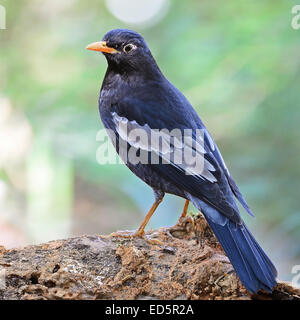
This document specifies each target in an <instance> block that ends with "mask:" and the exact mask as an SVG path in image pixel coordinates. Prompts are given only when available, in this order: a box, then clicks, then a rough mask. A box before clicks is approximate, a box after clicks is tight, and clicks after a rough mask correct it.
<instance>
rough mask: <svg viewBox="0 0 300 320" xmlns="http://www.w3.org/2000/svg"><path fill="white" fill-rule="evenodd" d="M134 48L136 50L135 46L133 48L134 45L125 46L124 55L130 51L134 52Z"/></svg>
mask: <svg viewBox="0 0 300 320" xmlns="http://www.w3.org/2000/svg"><path fill="white" fill-rule="evenodd" d="M135 48H136V46H135V45H134V44H132V43H129V44H126V46H124V48H123V51H124V52H125V53H129V52H131V51H132V50H134V49H135Z"/></svg>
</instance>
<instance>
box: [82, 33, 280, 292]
mask: <svg viewBox="0 0 300 320" xmlns="http://www.w3.org/2000/svg"><path fill="white" fill-rule="evenodd" d="M87 49H89V50H94V51H100V52H102V53H103V54H104V56H105V58H106V59H107V63H108V68H107V71H106V74H105V77H104V81H103V84H102V88H101V92H100V98H99V111H100V116H101V119H102V122H103V124H104V126H105V128H106V129H107V130H108V131H109V135H110V136H111V137H112V136H115V139H114V138H113V139H112V141H113V144H114V146H115V147H116V150H117V152H118V153H119V155H120V156H121V158H122V159H125V163H126V165H127V166H128V168H129V169H130V170H131V171H132V172H133V173H134V174H136V175H137V176H138V177H139V178H141V179H142V180H143V181H144V182H146V183H147V184H148V185H149V186H151V187H152V189H153V191H154V195H155V202H154V204H153V206H152V208H151V209H150V211H149V212H148V214H147V215H146V217H145V219H144V221H143V223H142V224H141V226H140V227H139V229H138V231H137V232H136V234H135V235H143V233H144V228H145V226H146V224H147V222H148V221H149V219H150V217H151V216H152V214H153V213H154V211H155V210H156V208H157V207H158V205H159V204H160V202H161V201H162V199H163V197H164V194H165V193H171V194H175V195H177V196H179V197H182V198H184V199H186V203H185V207H184V211H183V216H185V215H186V211H187V207H188V204H189V201H191V202H192V203H193V204H194V205H195V206H196V207H197V208H198V209H199V210H200V211H201V212H202V213H203V214H204V216H205V218H206V220H207V222H208V224H209V225H210V227H211V229H212V230H213V231H214V233H215V235H216V237H217V238H218V240H219V242H220V243H221V245H222V247H223V249H224V251H225V252H226V254H227V256H228V257H229V259H230V261H231V263H232V265H233V267H234V269H235V271H236V273H237V275H238V276H239V278H240V279H241V281H242V283H243V284H244V286H245V287H246V288H247V290H248V291H250V292H257V291H259V290H260V289H263V290H266V291H269V292H270V291H272V289H273V288H274V286H275V285H276V284H277V282H276V276H277V271H276V268H275V267H274V265H273V263H272V262H271V261H270V259H269V258H268V257H267V255H266V254H265V252H264V251H263V249H262V248H261V247H260V246H259V244H258V243H257V241H256V240H255V238H254V237H253V235H252V234H251V232H250V231H249V229H248V228H247V226H246V225H245V223H244V222H243V220H242V218H241V216H240V213H239V209H238V206H237V202H236V199H237V200H238V201H239V202H240V203H241V204H242V206H243V207H244V208H245V210H246V211H247V212H248V213H249V214H250V215H252V212H251V209H250V208H249V206H248V205H247V203H246V201H245V200H244V198H243V196H242V194H241V192H240V191H239V189H238V187H237V185H236V183H235V182H234V180H233V178H232V177H231V175H230V173H229V171H228V169H227V167H226V165H225V163H224V160H223V158H222V156H221V153H220V151H219V149H218V147H217V146H216V144H215V142H214V141H213V139H212V138H211V136H210V134H209V132H208V131H207V129H206V127H205V126H204V124H203V122H202V121H201V120H200V118H199V116H198V115H197V113H196V111H195V110H194V109H193V107H192V106H191V104H190V103H189V101H188V100H187V99H186V98H185V96H184V95H183V94H182V93H181V92H180V91H179V90H178V89H177V88H175V87H174V86H173V85H172V84H171V83H170V82H169V81H168V80H167V79H166V78H165V77H164V75H163V74H162V72H161V71H160V69H159V67H158V65H157V64H156V62H155V60H154V58H153V56H152V54H151V52H150V50H149V48H148V46H147V44H146V42H145V40H144V39H143V37H142V36H141V35H139V34H138V33H136V32H134V31H131V30H127V29H116V30H112V31H109V32H108V33H107V34H106V35H105V36H104V38H103V40H102V41H100V42H95V43H92V44H90V45H89V46H87ZM125 128H127V129H126V130H128V131H126V130H125ZM135 129H138V130H142V131H143V132H146V133H147V134H149V135H150V134H152V133H153V132H154V136H155V134H156V133H157V132H158V131H157V130H162V129H164V130H165V129H167V130H169V132H170V131H172V130H174V129H176V130H177V131H178V130H179V132H180V133H182V134H183V133H185V132H186V130H187V129H188V130H190V131H189V132H191V135H190V139H189V140H188V139H187V140H186V141H183V142H182V143H181V144H180V143H179V144H178V141H177V143H176V141H175V140H176V138H173V139H169V140H168V138H170V135H168V134H166V135H165V136H164V135H162V136H161V137H160V138H161V139H162V140H166V141H161V140H160V143H161V144H163V143H166V142H169V145H170V149H169V150H168V152H165V151H164V150H163V148H158V147H157V146H153V145H152V144H150V146H149V144H148V143H147V142H148V139H146V141H145V139H144V140H143V139H141V138H140V139H135V138H132V137H130V134H129V133H130V132H132V131H133V130H135ZM197 132H201V134H200V137H199V136H197ZM171 137H173V136H172V135H171ZM142 140H143V141H142ZM167 140H168V141H167ZM181 141H182V140H181ZM121 145H123V147H121ZM124 146H125V147H124ZM198 147H199V148H198ZM184 148H185V149H187V150H188V151H189V150H190V151H191V152H192V153H191V154H192V155H195V154H196V155H197V156H199V157H200V159H202V170H201V171H200V172H199V171H197V170H195V169H194V168H193V167H192V166H189V165H188V164H187V163H186V160H183V161H175V153H176V151H178V150H179V151H180V150H183V149H184ZM130 152H133V154H135V156H136V157H141V158H142V155H143V157H144V158H143V159H144V160H145V159H146V160H152V156H153V155H156V157H157V158H156V159H155V160H158V161H148V162H147V161H145V162H143V161H140V162H137V161H135V160H130V156H129V153H130ZM166 155H168V156H169V157H168V159H167V160H168V161H166ZM154 158H155V157H154ZM180 159H181V160H182V154H181V158H180ZM235 198H236V199H235Z"/></svg>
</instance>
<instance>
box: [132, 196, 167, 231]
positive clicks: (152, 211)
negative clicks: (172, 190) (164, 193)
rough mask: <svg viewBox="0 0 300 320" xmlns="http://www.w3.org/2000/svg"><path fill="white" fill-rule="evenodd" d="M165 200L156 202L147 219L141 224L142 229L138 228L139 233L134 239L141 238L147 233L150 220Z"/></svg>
mask: <svg viewBox="0 0 300 320" xmlns="http://www.w3.org/2000/svg"><path fill="white" fill-rule="evenodd" d="M162 200H163V198H161V199H159V200H157V201H155V202H154V203H153V205H152V207H151V209H150V210H149V212H148V213H147V215H146V217H145V219H144V220H143V222H142V223H141V225H140V227H139V228H138V230H137V232H136V233H135V234H134V235H133V236H134V237H141V236H143V235H144V233H145V231H144V230H145V227H146V225H147V224H148V222H149V220H150V218H151V217H152V215H153V213H154V212H155V210H156V209H157V207H158V206H159V204H160V203H161V202H162Z"/></svg>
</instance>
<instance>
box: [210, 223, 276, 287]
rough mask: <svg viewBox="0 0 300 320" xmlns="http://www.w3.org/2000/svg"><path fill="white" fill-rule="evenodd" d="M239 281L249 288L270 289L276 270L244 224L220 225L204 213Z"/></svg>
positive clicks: (273, 284)
mask: <svg viewBox="0 0 300 320" xmlns="http://www.w3.org/2000/svg"><path fill="white" fill-rule="evenodd" d="M206 219H207V222H208V224H209V225H210V227H211V228H212V230H213V231H214V233H215V235H216V237H217V239H218V240H219V242H220V243H221V245H222V247H223V249H224V251H225V252H226V254H227V256H228V258H229V259H230V261H231V264H232V265H233V267H234V269H235V271H236V273H237V275H238V276H239V278H240V279H241V281H242V283H243V285H244V286H245V287H246V289H247V290H248V291H250V292H257V291H259V290H260V289H263V290H266V291H269V292H270V291H272V289H273V288H274V286H275V285H276V284H277V282H276V276H277V270H276V268H275V267H274V265H273V263H272V262H271V260H270V259H269V258H268V257H267V255H266V254H265V252H264V251H263V249H262V248H261V247H260V246H259V244H258V243H257V241H256V240H255V238H254V237H253V235H252V234H251V232H250V231H249V229H248V228H247V226H246V225H245V224H242V225H237V224H236V223H234V222H232V221H229V220H228V222H227V223H226V224H225V225H220V224H217V223H215V222H213V221H212V220H211V219H209V218H208V217H206Z"/></svg>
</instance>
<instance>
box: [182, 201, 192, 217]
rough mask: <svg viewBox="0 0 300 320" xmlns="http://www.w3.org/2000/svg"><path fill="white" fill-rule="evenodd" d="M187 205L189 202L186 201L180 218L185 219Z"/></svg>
mask: <svg viewBox="0 0 300 320" xmlns="http://www.w3.org/2000/svg"><path fill="white" fill-rule="evenodd" d="M189 204H190V200H186V201H185V204H184V207H183V211H182V214H181V217H180V218H185V217H186V215H187V211H188V208H189Z"/></svg>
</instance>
